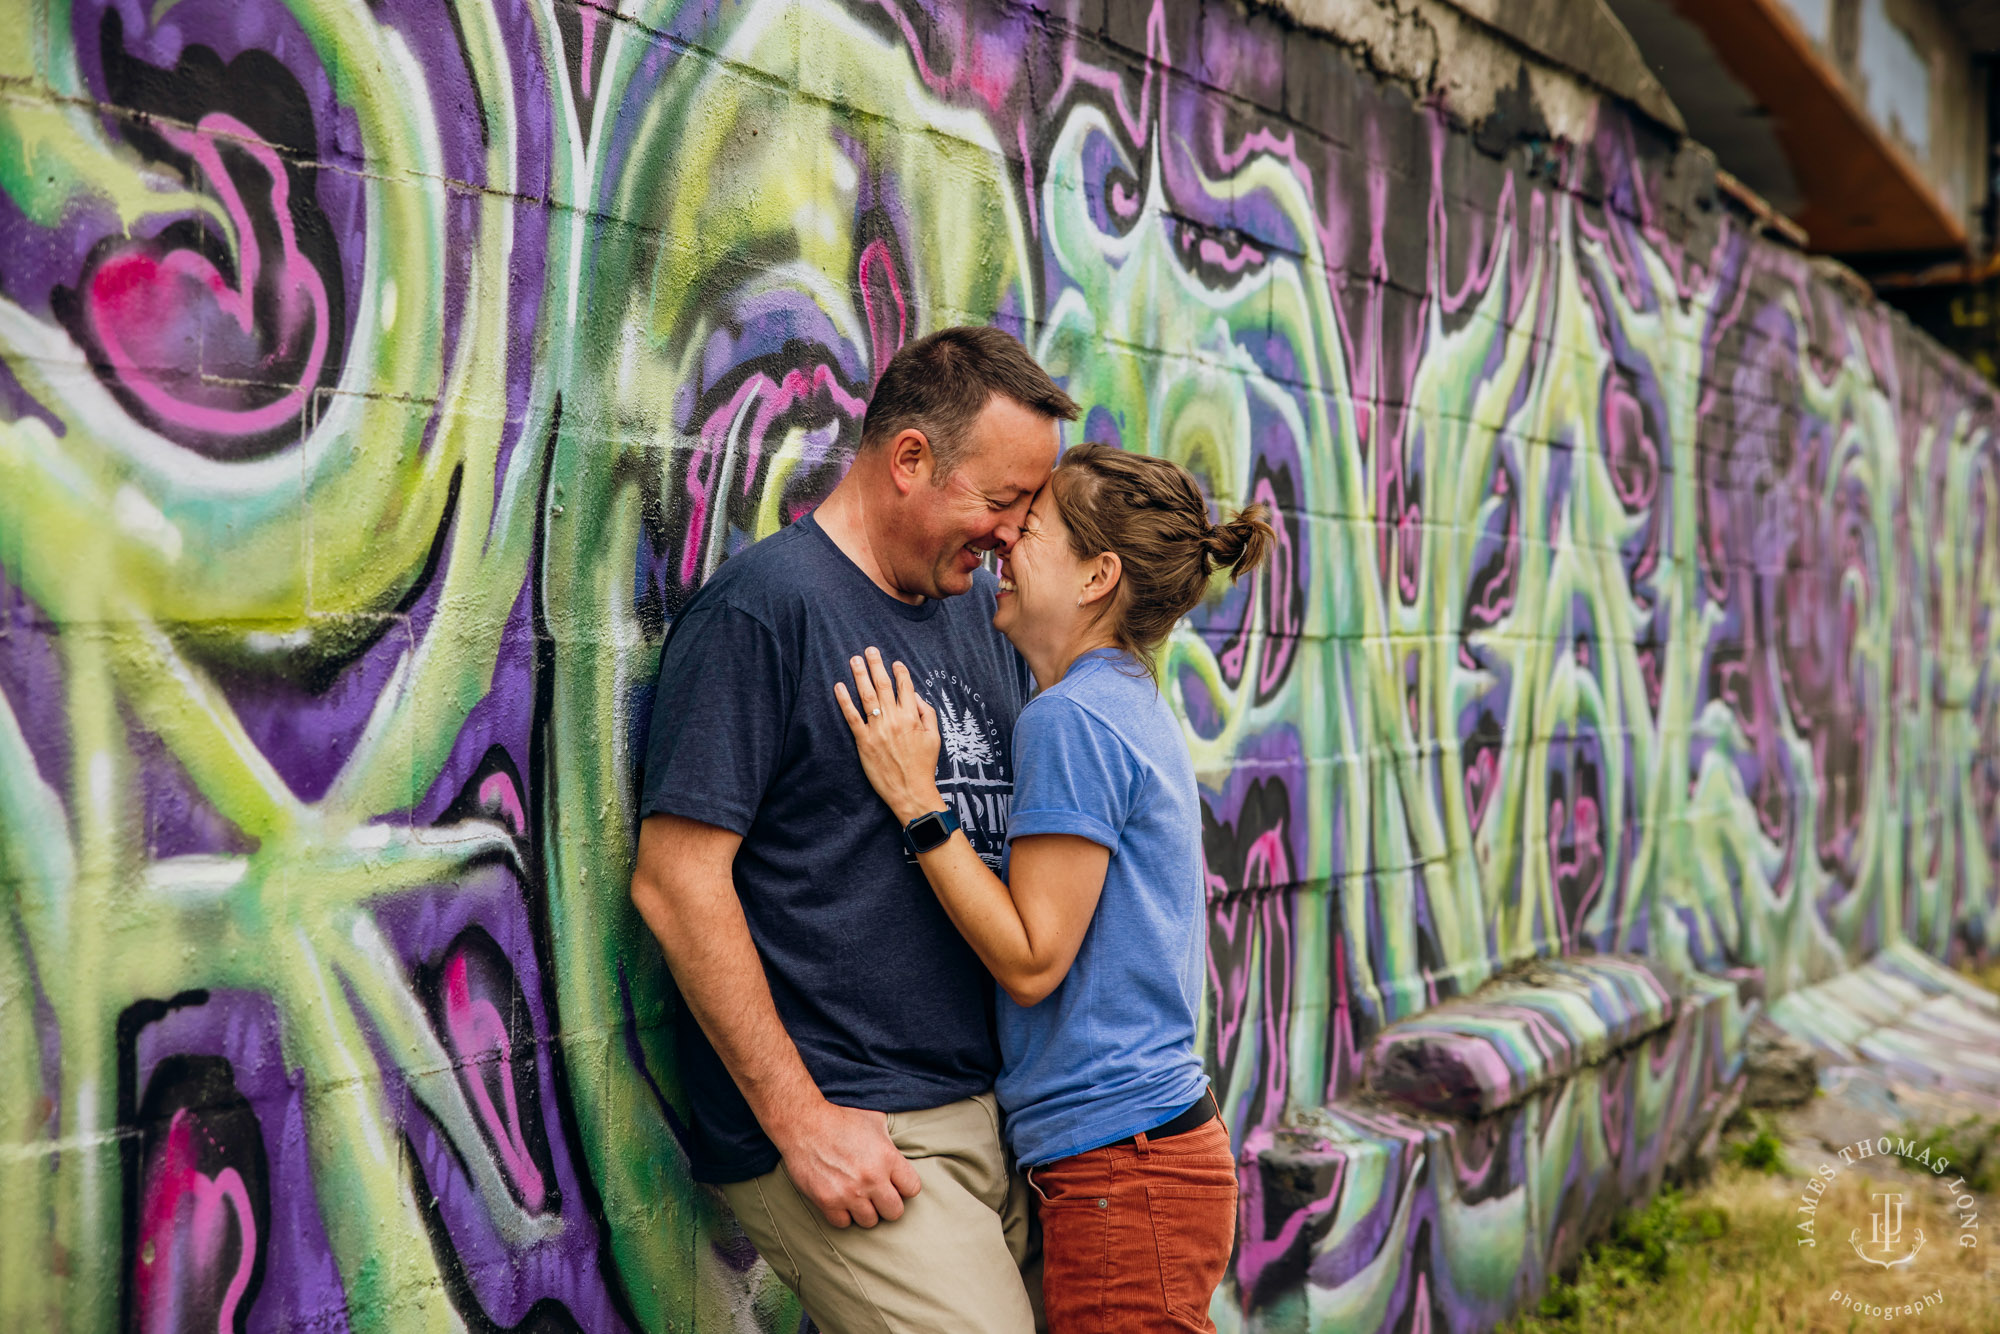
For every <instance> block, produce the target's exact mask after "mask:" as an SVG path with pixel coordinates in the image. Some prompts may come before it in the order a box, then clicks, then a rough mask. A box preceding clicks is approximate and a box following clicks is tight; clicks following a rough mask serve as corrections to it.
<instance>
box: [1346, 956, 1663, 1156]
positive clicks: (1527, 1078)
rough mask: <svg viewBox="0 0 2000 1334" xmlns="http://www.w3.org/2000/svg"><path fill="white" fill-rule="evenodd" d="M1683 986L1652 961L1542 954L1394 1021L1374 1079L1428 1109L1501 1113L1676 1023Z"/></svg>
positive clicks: (1373, 1085)
mask: <svg viewBox="0 0 2000 1334" xmlns="http://www.w3.org/2000/svg"><path fill="white" fill-rule="evenodd" d="M1675 990H1676V989H1675V988H1674V987H1673V986H1671V985H1670V984H1669V983H1668V981H1667V980H1666V978H1665V977H1664V976H1663V974H1662V973H1661V972H1660V971H1659V970H1658V968H1657V966H1656V965H1655V964H1653V963H1650V962H1648V961H1647V960H1644V959H1639V958H1627V957H1619V956H1614V955H1598V956H1581V957H1572V958H1567V959H1548V960H1541V961H1538V962H1536V963H1534V964H1532V965H1530V966H1529V967H1527V968H1525V969H1522V970H1521V971H1519V972H1516V973H1511V974H1509V975H1507V976H1505V977H1502V978H1498V979H1495V980H1494V981H1492V982H1489V983H1488V984H1487V985H1485V986H1483V987H1481V988H1480V989H1479V990H1478V991H1476V992H1474V993H1473V994H1472V995H1470V996H1467V997H1465V998H1463V999H1460V1000H1454V1001H1447V1002H1445V1003H1444V1004H1443V1005H1439V1006H1437V1007H1436V1008H1435V1009H1431V1010H1427V1011H1425V1012H1424V1013H1423V1014H1421V1015H1418V1016H1416V1017H1415V1018H1412V1019H1408V1020H1405V1021H1404V1022H1402V1023H1399V1024H1394V1025H1391V1026H1390V1027H1389V1028H1387V1029H1384V1030H1383V1032H1382V1033H1381V1035H1380V1036H1379V1037H1377V1038H1376V1039H1375V1042H1374V1044H1373V1045H1372V1046H1371V1047H1370V1048H1369V1051H1368V1058H1367V1065H1366V1078H1367V1082H1368V1087H1369V1088H1370V1089H1371V1090H1372V1091H1374V1092H1376V1093H1379V1094H1381V1095H1382V1096H1384V1097H1388V1098H1394V1099H1396V1100H1398V1101H1400V1102H1403V1103H1407V1104H1409V1105H1411V1106H1414V1107H1418V1108H1421V1109H1423V1110H1424V1111H1429V1112H1440V1113H1446V1114H1451V1115H1457V1116H1491V1115H1492V1114H1493V1113H1495V1112H1497V1111H1500V1110H1501V1109H1502V1108H1506V1107H1511V1106H1513V1105H1514V1104H1515V1103H1517V1102H1520V1101H1521V1100H1522V1099H1524V1098H1526V1097H1527V1096H1528V1095H1529V1094H1531V1093H1533V1092H1535V1091H1536V1090H1537V1089H1540V1088H1543V1087H1545V1086H1547V1085H1549V1084H1552V1083H1554V1082H1556V1081H1557V1080H1560V1079H1564V1078H1567V1077H1568V1076H1569V1075H1570V1074H1572V1073H1573V1072H1574V1071H1576V1070H1577V1069H1579V1068H1581V1067H1583V1066H1586V1065H1595V1064H1597V1063H1599V1062H1601V1061H1603V1060H1604V1059H1605V1058H1606V1057H1608V1056H1610V1055H1611V1053H1613V1052H1615V1051H1617V1050H1618V1049H1620V1048H1622V1047H1627V1046H1630V1045H1631V1044H1632V1043H1634V1042H1637V1041H1639V1040H1640V1039H1641V1038H1643V1037H1645V1036H1646V1035H1648V1034H1649V1033H1653V1032H1656V1031H1658V1030H1659V1029H1662V1028H1664V1027H1666V1026H1667V1025H1668V1024H1669V1023H1671V1022H1672V1021H1673V1017H1674V1007H1675Z"/></svg>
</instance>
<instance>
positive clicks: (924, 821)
mask: <svg viewBox="0 0 2000 1334" xmlns="http://www.w3.org/2000/svg"><path fill="white" fill-rule="evenodd" d="M963 827H964V826H962V825H960V824H959V822H958V812H957V811H955V810H953V809H952V808H951V807H949V806H947V807H945V808H944V809H943V810H941V811H931V812H930V813H929V814H926V815H919V816H918V817H917V818H916V819H914V820H912V821H910V822H909V823H908V824H906V825H904V826H903V846H904V847H906V848H908V849H909V850H910V853H911V855H912V856H915V855H918V854H921V853H925V852H929V851H930V850H931V849H932V848H936V847H941V846H943V845H944V844H945V843H947V842H949V841H950V839H951V836H952V835H953V834H954V833H956V832H957V831H958V830H959V829H961V828H963Z"/></svg>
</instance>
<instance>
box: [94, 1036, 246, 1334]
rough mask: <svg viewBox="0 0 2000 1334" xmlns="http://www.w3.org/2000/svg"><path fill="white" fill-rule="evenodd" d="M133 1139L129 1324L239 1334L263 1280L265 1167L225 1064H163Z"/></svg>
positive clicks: (141, 1331) (151, 1329)
mask: <svg viewBox="0 0 2000 1334" xmlns="http://www.w3.org/2000/svg"><path fill="white" fill-rule="evenodd" d="M136 1008H139V1007H135V1009H136ZM165 1009H166V1007H165V1006H159V1007H157V1013H160V1014H163V1013H164V1012H165ZM134 1032H136V1028H135V1029H134ZM129 1133H130V1139H129V1140H128V1152H127V1153H126V1155H125V1168H126V1198H127V1200H128V1201H129V1202H130V1206H131V1207H129V1208H128V1212H127V1224H126V1231H127V1236H128V1247H127V1251H126V1264H125V1268H124V1281H125V1292H124V1301H123V1307H124V1312H125V1322H124V1323H125V1328H126V1329H127V1330H128V1331H132V1334H172V1332H174V1331H182V1330H185V1331H196V1330H200V1331H203V1332H204V1334H207V1332H208V1331H214V1330H231V1331H235V1332H236V1334H243V1331H244V1330H246V1329H247V1327H248V1321H249V1318H250V1311H251V1307H252V1306H253V1305H254V1304H255V1302H256V1299H257V1294H258V1292H259V1291H260V1289H261V1288H262V1287H263V1282H264V1266H265V1246H266V1241H267V1238H268V1237H269V1235H270V1231H269V1230H270V1222H271V1209H270V1165H269V1160H268V1158H267V1157H266V1153H265V1147H264V1137H263V1127H262V1126H261V1124H260V1123H259V1121H258V1119H257V1114H256V1112H255V1111H253V1110H252V1109H251V1106H250V1104H249V1102H248V1101H247V1100H246V1099H245V1098H244V1097H243V1095H242V1094H241V1093H240V1092H238V1091H237V1088H236V1079H235V1073H234V1071H233V1070H232V1069H231V1067H230V1064H229V1062H228V1061H226V1060H224V1059H223V1058H221V1057H219V1056H201V1055H175V1056H169V1057H167V1058H166V1059H165V1060H163V1061H161V1062H160V1063H159V1065H158V1066H157V1067H155V1069H154V1071H153V1074H152V1077H151V1078H150V1079H148V1080H147V1083H146V1093H145V1096H144V1098H143V1099H141V1100H140V1103H139V1106H138V1107H137V1109H136V1111H135V1112H134V1117H133V1122H132V1124H131V1126H130V1127H129Z"/></svg>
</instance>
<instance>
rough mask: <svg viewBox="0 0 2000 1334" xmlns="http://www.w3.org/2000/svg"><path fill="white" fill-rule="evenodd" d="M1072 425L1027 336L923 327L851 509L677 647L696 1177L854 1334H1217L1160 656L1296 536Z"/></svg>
mask: <svg viewBox="0 0 2000 1334" xmlns="http://www.w3.org/2000/svg"><path fill="white" fill-rule="evenodd" d="M1076 413H1077V409H1076V405H1075V404H1074V403H1073V402H1072V401H1071V400H1070V398H1069V397H1068V395H1066V394H1065V393H1064V392H1063V391H1062V390H1061V389H1060V388H1059V387H1057V385H1056V384H1055V382H1054V381H1053V380H1051V379H1050V378H1049V376H1048V375H1047V374H1046V373H1045V372H1044V371H1043V370H1042V368H1041V367H1040V366H1038V365H1037V364H1036V363H1035V361H1034V360H1033V358H1031V357H1030V356H1029V355H1028V353H1027V351H1026V350H1025V349H1024V348H1022V346H1021V345H1020V344H1019V343H1018V342H1016V341H1015V340H1014V339H1013V338H1012V337H1010V336H1008V335H1007V334H1005V333H1003V332H1000V331H999V330H996V329H988V328H974V327H966V328H956V329H946V330H943V331H941V332H939V333H935V334H931V335H930V336H928V337H926V338H922V339H919V340H917V341H916V342H913V343H911V344H909V345H908V346H907V347H905V348H904V349H903V350H902V351H901V352H899V353H898V354H897V355H896V357H895V359H894V360H893V361H891V363H890V364H889V366H888V367H887V368H886V369H885V370H884V372H883V374H882V376H881V379H880V380H879V382H878V383H877V386H876V389H875V394H874V397H873V399H872V400H871V401H870V403H869V406H868V412H867V417H866V420H865V423H864V425H863V428H862V440H861V447H860V450H859V452H858V453H857V454H856V456H855V459H854V463H853V466H852V467H851V468H850V469H849V471H848V473H847V475H846V476H845V477H844V478H843V479H842V480H841V482H840V484H839V485H838V486H837V487H836V488H835V489H834V491H833V493H832V494H831V495H830V496H828V497H827V499H826V500H825V501H824V502H823V503H822V504H821V505H820V506H819V508H818V509H817V510H815V511H814V512H813V513H811V514H809V515H806V516H805V517H802V518H800V519H799V520H798V521H796V522H794V523H793V524H791V525H790V526H789V527H787V528H785V529H784V530H783V531H781V532H779V533H777V534H775V535H773V536H771V537H768V538H766V539H764V540H763V541H761V542H758V543H756V544H755V545H754V546H751V547H749V548H748V549H746V550H744V551H742V552H740V553H739V554H737V555H736V556H734V557H732V558H731V559H730V560H729V561H728V562H726V563H725V564H724V565H723V566H722V568H721V569H720V570H719V571H717V573H716V574H715V575H714V576H713V577H712V578H711V579H710V580H709V581H708V582H707V583H706V584H704V585H703V586H702V588H701V589H700V590H699V592H697V593H696V595H695V596H694V598H693V599H691V600H690V601H689V603H688V605H687V607H686V609H685V610H684V611H683V612H682V613H681V615H680V616H679V617H678V618H677V619H676V620H675V622H674V625H673V629H672V632H671V633H670V635H669V637H668V640H667V644H666V647H665V650H664V653H663V656H662V659H661V664H660V684H659V692H658V695H657V698H656V703H655V706H654V712H653V717H652V725H651V731H650V735H649V738H648V742H647V750H646V762H645V773H644V777H643V780H642V783H641V792H640V813H641V816H642V817H643V818H642V823H641V825H640V830H639V851H638V862H637V869H636V871H635V873H634V876H633V881H632V898H633V901H634V903H635V904H636V905H637V907H638V909H639V911H640V913H641V915H642V916H643V917H644V918H645V920H646V923H647V925H648V926H649V927H650V928H651V929H652V931H653V933H654V935H655V936H656V937H658V939H659V942H660V945H661V947H662V948H663V949H664V951H665V953H666V958H667V963H668V965H669V967H670V968H671V970H672V972H673V975H674V979H675V981H676V983H677V985H678V987H679V990H680V994H681V1000H682V1004H681V1006H680V1007H679V1010H678V1012H677V1017H676V1023H677V1025H678V1031H677V1041H678V1046H679V1051H680V1071H681V1078H682V1082H683V1085H684V1087H685V1088H686V1090H687V1094H688V1098H689V1101H690V1102H691V1104H692V1107H693V1123H694V1133H693V1171H694V1175H695V1177H696V1178H697V1179H698V1180H701V1181H705V1182H709V1183H712V1184H714V1185H716V1186H717V1187H719V1188H720V1189H721V1191H722V1193H723V1194H724V1195H725V1196H726V1197H727V1198H728V1201H729V1204H730V1207H731V1208H732V1210H734V1212H735V1213H736V1216H737V1217H738V1219H739V1220H740V1221H741V1222H742V1225H743V1229H744V1231H745V1232H746V1233H747V1234H748V1235H749V1237H750V1240H751V1241H752V1242H753V1243H755V1245H756V1247H757V1250H758V1251H759V1253H760V1254H762V1256H763V1257H764V1259H765V1260H766V1261H768V1262H769V1263H770V1265H771V1267H772V1268H773V1270H775V1271H776V1273H777V1274H778V1276H779V1277H780V1278H781V1279H782V1280H783V1281H784V1282H785V1283H786V1285H787V1286H789V1287H790V1288H791V1289H792V1290H793V1291H794V1292H796V1293H797V1294H798V1295H799V1298H800V1301H801V1303H802V1304H803V1305H804V1307H805V1309H806V1311H807V1313H808V1314H809V1315H810V1316H811V1317H812V1318H813V1321H814V1322H815V1323H816V1324H817V1325H818V1326H819V1327H820V1329H822V1330H824V1331H826V1334H849V1332H850V1331H896V1332H897V1334H902V1332H904V1331H910V1332H912V1334H916V1332H918V1331H922V1332H924V1334H930V1332H933V1331H937V1332H951V1334H955V1332H956V1331H993V1332H994V1334H1000V1332H1002V1331H1006V1332H1007V1334H1026V1332H1027V1331H1030V1330H1035V1329H1042V1328H1047V1329H1052V1330H1054V1331H1056V1334H1071V1332H1072V1331H1077V1332H1081V1331H1105V1332H1106V1334H1110V1332H1111V1331H1116V1332H1117V1334H1127V1332H1128V1331H1153V1330H1160V1331H1169V1330H1211V1331H1212V1330H1213V1329H1214V1326H1213V1325H1212V1324H1211V1323H1210V1322H1209V1319H1208V1305H1209V1301H1210V1298H1211V1296H1212V1295H1213V1293H1214V1291H1215V1288H1216V1285H1217V1284H1218V1283H1219V1282H1220V1280H1221V1278H1222V1274H1223V1271H1224V1268H1225V1267H1226V1265H1227V1263H1228V1259H1229V1253H1230V1248H1231V1245H1232V1242H1233V1239H1234V1234H1235V1220H1236V1174H1235V1170H1234V1161H1233V1159H1232V1157H1231V1154H1230V1149H1229V1138H1228V1133H1227V1131H1226V1129H1225V1128H1224V1126H1223V1124H1222V1121H1221V1118H1220V1115H1219V1113H1218V1110H1217V1107H1216V1104H1215V1100H1214V1097H1213V1095H1212V1093H1211V1092H1210V1090H1209V1088H1208V1080H1207V1077H1206V1075H1205V1074H1204V1073H1203V1070H1202V1065H1201V1061H1200V1058H1199V1056H1198V1055H1197V1053H1196V1051H1195V1046H1194V1041H1195V1022H1196V1007H1197V1006H1198V1004H1199V1002H1200V994H1201V976H1202V962H1203V949H1204V940H1205V896H1204V884H1203V877H1202V861H1201V842H1200V840H1201V810H1200V806H1199V803H1198V799H1197V796H1196V792H1195V780H1194V770H1193V765H1192V763H1191V761H1190V760H1189V757H1188V751H1187V745H1186V742H1185V740H1184V739H1183V737H1182V735H1181V730H1180V726H1179V723H1178V722H1177V720H1176V719H1175V718H1174V716H1173V713H1172V712H1171V710H1170V709H1169V708H1168V706H1167V703H1166V701H1165V699H1164V698H1163V696H1162V694H1161V691H1160V689H1159V686H1158V684H1157V683H1156V681H1155V679H1154V676H1153V670H1154V669H1153V655H1154V653H1155V651H1156V650H1157V649H1158V647H1159V645H1160V644H1161V643H1162V642H1163V641H1164V640H1165V638H1166V636H1167V634H1168V632H1169V631H1170V630H1171V629H1172V628H1173V626H1174V624H1175V623H1176V622H1177V621H1178V620H1179V619H1180V618H1181V617H1182V616H1184V615H1186V614H1187V612H1188V611H1190V610H1191V609H1193V607H1194V606H1195V605H1196V604H1197V603H1198V602H1200V600H1201V599H1202V598H1203V597H1204V596H1205V595H1206V593H1207V591H1208V588H1209V584H1210V579H1211V576H1212V575H1213V574H1214V572H1216V571H1217V570H1229V571H1231V572H1232V573H1234V574H1235V575H1238V576H1240V575H1241V574H1242V573H1243V572H1245V571H1246V570H1247V569H1249V568H1250V567H1251V566H1253V565H1255V564H1256V563H1257V561H1258V560H1259V559H1260V558H1261V557H1262V555H1263V552H1264V550H1265V548H1266V546H1267V544H1268V542H1269V539H1270V536H1271V530H1270V528H1269V527H1268V526H1267V525H1266V523H1265V522H1264V519H1263V518H1262V517H1261V516H1260V515H1259V514H1258V513H1255V512H1245V513H1242V514H1239V515H1237V516H1236V517H1235V518H1234V519H1232V520H1230V521H1229V522H1227V523H1224V524H1221V525H1217V524H1215V523H1212V522H1211V521H1210V517H1209V513H1208V507H1207V503H1206V501H1205V500H1204V498H1203V496H1202V494H1201V490H1200V488H1199V486H1198V485H1197V484H1196V482H1195V480H1194V479H1193V478H1192V477H1191V476H1189V475H1188V473H1186V472H1185V471H1184V470H1182V469H1181V468H1179V467H1178V466H1176V465H1174V464H1172V463H1168V462H1166V461H1164V460H1159V459H1153V458H1148V457H1144V456H1140V455H1131V454H1126V453H1123V452H1121V451H1119V450H1117V449H1114V448H1110V447H1107V446H1101V445H1090V444H1085V445H1077V446H1074V447H1072V448H1071V449H1070V450H1069V451H1068V452H1067V453H1064V454H1061V456H1060V458H1058V453H1059V447H1060V427H1059V423H1060V422H1062V421H1073V420H1074V419H1075V417H1076ZM988 553H994V554H996V555H997V556H998V571H999V573H998V576H997V577H996V576H995V575H994V574H992V573H989V572H988V571H986V570H985V569H982V568H981V567H982V565H983V564H984V562H985V559H986V557H987V555H988ZM996 984H997V986H996ZM996 991H997V993H998V994H997V995H996ZM1044 1311H1046V1315H1045V1314H1044Z"/></svg>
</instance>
